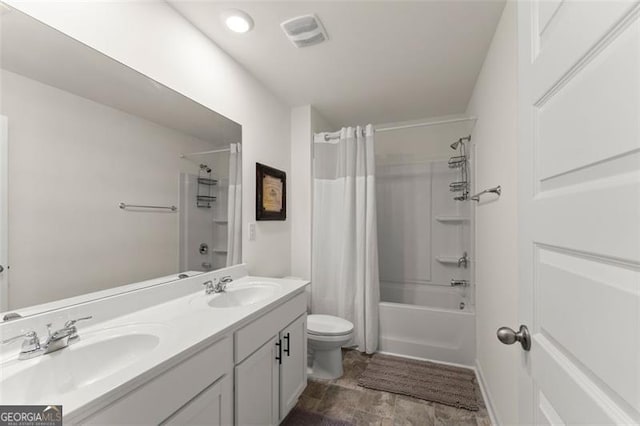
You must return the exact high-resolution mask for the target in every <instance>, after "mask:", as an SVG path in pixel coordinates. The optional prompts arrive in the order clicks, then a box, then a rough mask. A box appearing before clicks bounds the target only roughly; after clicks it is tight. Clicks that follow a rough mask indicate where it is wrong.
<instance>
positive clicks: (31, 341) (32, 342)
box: [1, 330, 40, 359]
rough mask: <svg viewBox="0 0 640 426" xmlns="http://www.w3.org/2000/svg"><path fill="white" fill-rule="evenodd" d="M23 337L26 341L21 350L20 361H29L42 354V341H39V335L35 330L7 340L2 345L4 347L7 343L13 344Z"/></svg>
mask: <svg viewBox="0 0 640 426" xmlns="http://www.w3.org/2000/svg"><path fill="white" fill-rule="evenodd" d="M23 337H24V341H23V342H22V347H21V349H20V359H28V358H30V357H31V356H33V355H36V354H37V353H39V352H40V339H38V334H37V333H36V332H35V331H33V330H30V331H27V332H26V333H22V334H19V335H17V336H13V337H10V338H8V339H5V340H3V341H2V342H1V343H2V344H3V345H4V344H5V343H11V342H13V341H16V340H18V339H20V338H23Z"/></svg>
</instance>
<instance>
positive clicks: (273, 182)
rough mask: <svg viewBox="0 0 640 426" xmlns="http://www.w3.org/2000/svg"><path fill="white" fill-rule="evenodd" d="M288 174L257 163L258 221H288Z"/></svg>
mask: <svg viewBox="0 0 640 426" xmlns="http://www.w3.org/2000/svg"><path fill="white" fill-rule="evenodd" d="M286 218H287V174H286V173H285V172H283V171H282V170H278V169H274V168H273V167H269V166H265V165H264V164H260V163H256V220H286Z"/></svg>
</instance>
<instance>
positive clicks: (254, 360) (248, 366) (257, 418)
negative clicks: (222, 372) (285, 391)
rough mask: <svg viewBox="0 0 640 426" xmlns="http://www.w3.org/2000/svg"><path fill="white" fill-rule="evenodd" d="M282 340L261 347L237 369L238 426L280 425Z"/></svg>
mask: <svg viewBox="0 0 640 426" xmlns="http://www.w3.org/2000/svg"><path fill="white" fill-rule="evenodd" d="M279 344H280V341H279V339H278V337H274V338H272V339H271V340H269V341H268V342H267V343H265V344H264V345H263V346H261V347H260V348H259V349H258V350H257V351H255V352H254V353H253V354H252V355H250V356H249V357H248V358H247V359H245V360H244V361H242V362H241V363H240V364H238V365H237V366H236V368H235V376H236V389H235V422H236V424H237V425H242V426H249V425H260V426H265V425H277V424H278V388H279V383H278V382H279V379H280V377H279V375H278V370H279V367H280V362H279V361H278V359H277V357H279V354H280V353H281V348H280V347H279Z"/></svg>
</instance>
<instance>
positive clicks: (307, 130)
mask: <svg viewBox="0 0 640 426" xmlns="http://www.w3.org/2000/svg"><path fill="white" fill-rule="evenodd" d="M331 130H333V128H332V127H331V125H330V124H329V123H328V122H327V121H326V120H325V119H324V117H322V116H321V115H320V114H319V113H318V112H317V111H316V109H315V108H313V107H312V106H311V105H304V106H300V107H296V108H293V109H292V110H291V179H290V182H291V184H290V188H291V191H290V192H291V197H290V198H289V200H290V206H291V210H290V211H291V213H292V215H291V274H292V275H293V276H296V277H300V278H304V279H311V219H312V201H313V190H312V189H313V169H312V165H313V143H312V142H313V134H314V133H316V132H323V131H331Z"/></svg>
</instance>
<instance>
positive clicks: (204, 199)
mask: <svg viewBox="0 0 640 426" xmlns="http://www.w3.org/2000/svg"><path fill="white" fill-rule="evenodd" d="M196 198H197V200H198V201H202V202H204V203H210V202H212V201H215V200H216V197H214V196H213V195H198V196H197V197H196Z"/></svg>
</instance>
